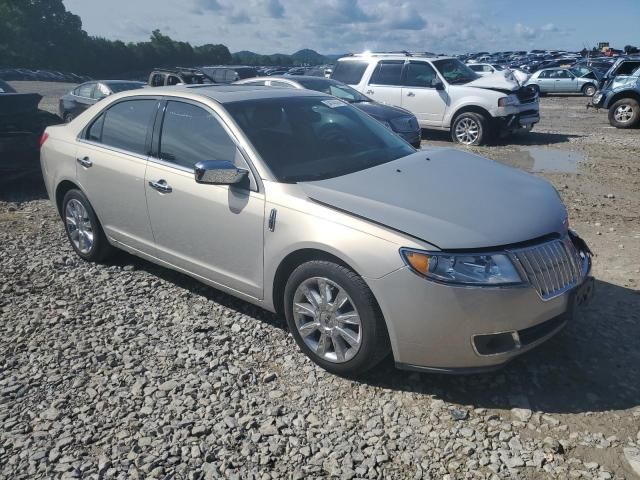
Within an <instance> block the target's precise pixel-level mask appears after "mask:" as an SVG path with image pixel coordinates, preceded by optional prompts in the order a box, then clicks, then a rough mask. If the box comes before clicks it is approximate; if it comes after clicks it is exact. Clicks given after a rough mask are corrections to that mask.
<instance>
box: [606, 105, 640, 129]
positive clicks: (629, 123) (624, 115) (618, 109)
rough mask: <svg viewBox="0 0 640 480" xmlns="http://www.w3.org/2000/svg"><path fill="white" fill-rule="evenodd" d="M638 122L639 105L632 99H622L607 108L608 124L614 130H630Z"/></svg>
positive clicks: (639, 118) (639, 114)
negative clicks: (614, 128)
mask: <svg viewBox="0 0 640 480" xmlns="http://www.w3.org/2000/svg"><path fill="white" fill-rule="evenodd" d="M639 121H640V104H638V102H637V101H636V100H634V99H633V98H623V99H621V100H618V101H617V102H616V103H614V104H613V105H611V107H609V123H611V125H613V126H614V127H616V128H632V127H634V126H636V125H637V124H638V123H639Z"/></svg>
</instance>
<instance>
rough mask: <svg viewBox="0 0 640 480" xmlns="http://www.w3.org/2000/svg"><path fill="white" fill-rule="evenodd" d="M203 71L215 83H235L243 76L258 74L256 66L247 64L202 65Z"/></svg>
mask: <svg viewBox="0 0 640 480" xmlns="http://www.w3.org/2000/svg"><path fill="white" fill-rule="evenodd" d="M202 71H203V72H204V73H206V74H207V76H208V77H209V78H211V79H212V80H213V81H214V82H215V83H233V82H236V81H238V80H242V79H243V78H252V77H257V76H258V71H257V70H256V69H255V68H254V67H245V66H224V67H202Z"/></svg>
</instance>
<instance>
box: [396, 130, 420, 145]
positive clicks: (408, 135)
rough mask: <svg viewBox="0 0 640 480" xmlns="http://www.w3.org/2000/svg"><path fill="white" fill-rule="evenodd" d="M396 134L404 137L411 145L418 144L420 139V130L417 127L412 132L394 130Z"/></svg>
mask: <svg viewBox="0 0 640 480" xmlns="http://www.w3.org/2000/svg"><path fill="white" fill-rule="evenodd" d="M395 133H396V135H399V136H400V137H402V138H403V139H405V140H406V141H407V142H408V143H410V144H411V145H413V146H414V147H418V146H420V142H421V141H422V130H421V129H418V130H416V131H413V132H395Z"/></svg>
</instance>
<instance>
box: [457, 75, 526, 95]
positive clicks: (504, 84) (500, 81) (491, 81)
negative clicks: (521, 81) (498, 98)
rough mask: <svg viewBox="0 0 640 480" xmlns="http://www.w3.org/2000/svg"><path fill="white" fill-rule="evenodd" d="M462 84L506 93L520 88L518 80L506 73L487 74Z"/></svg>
mask: <svg viewBox="0 0 640 480" xmlns="http://www.w3.org/2000/svg"><path fill="white" fill-rule="evenodd" d="M461 86H463V87H476V88H486V89H488V90H496V91H498V92H504V93H511V92H515V91H516V90H518V88H520V85H518V82H517V81H515V80H514V79H513V78H507V77H505V76H504V75H486V76H484V77H480V78H477V79H476V80H473V81H472V82H469V83H465V84H464V85H461Z"/></svg>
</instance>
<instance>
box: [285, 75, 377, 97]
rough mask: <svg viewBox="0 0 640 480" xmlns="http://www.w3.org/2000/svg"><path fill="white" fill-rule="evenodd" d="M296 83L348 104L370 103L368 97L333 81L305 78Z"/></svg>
mask: <svg viewBox="0 0 640 480" xmlns="http://www.w3.org/2000/svg"><path fill="white" fill-rule="evenodd" d="M298 83H299V84H300V85H302V86H303V87H304V88H306V89H308V90H315V91H316V92H322V93H328V94H329V95H333V96H334V97H338V98H339V99H341V100H344V101H345V102H349V103H360V102H370V101H371V99H370V98H369V97H365V96H364V95H362V94H361V93H360V92H358V91H357V90H356V89H354V88H351V87H350V86H349V85H345V84H343V83H340V82H336V81H335V80H328V79H322V78H317V79H316V78H313V79H311V78H306V79H299V80H298Z"/></svg>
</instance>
